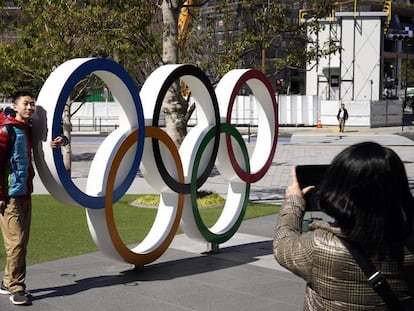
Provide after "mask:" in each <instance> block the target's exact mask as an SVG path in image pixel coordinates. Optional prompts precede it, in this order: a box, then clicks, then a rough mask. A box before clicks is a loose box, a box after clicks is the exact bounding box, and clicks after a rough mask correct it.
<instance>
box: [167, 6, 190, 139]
mask: <svg viewBox="0 0 414 311" xmlns="http://www.w3.org/2000/svg"><path fill="white" fill-rule="evenodd" d="M161 10H162V17H163V27H164V28H163V53H162V56H163V63H164V64H177V63H178V59H179V55H178V16H179V13H180V10H181V4H180V1H179V0H163V2H162V5H161ZM187 108H188V104H187V102H186V101H185V100H184V98H183V97H182V95H181V86H180V82H179V81H176V83H174V85H172V87H171V88H170V89H169V91H168V92H167V94H166V96H165V98H164V103H163V106H162V111H163V112H164V114H165V123H166V130H167V133H168V134H169V135H170V137H171V138H172V139H173V141H174V143H175V144H176V145H177V147H179V146H180V145H181V143H182V141H183V139H184V137H185V135H186V134H187V120H186V118H185V117H186V113H187Z"/></svg>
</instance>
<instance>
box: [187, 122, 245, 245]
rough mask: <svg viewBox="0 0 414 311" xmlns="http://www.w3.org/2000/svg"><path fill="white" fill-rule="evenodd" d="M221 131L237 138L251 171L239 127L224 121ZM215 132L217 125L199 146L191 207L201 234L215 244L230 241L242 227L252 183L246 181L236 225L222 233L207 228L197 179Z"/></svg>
mask: <svg viewBox="0 0 414 311" xmlns="http://www.w3.org/2000/svg"><path fill="white" fill-rule="evenodd" d="M220 133H227V134H230V135H231V136H233V137H234V138H235V139H236V141H237V142H238V143H239V145H240V147H241V149H242V152H243V157H244V162H245V165H246V168H245V170H246V172H247V173H250V162H249V153H248V151H247V147H246V143H245V142H244V140H243V137H242V136H241V134H240V133H239V131H237V129H236V128H235V127H234V126H232V125H230V124H227V123H222V124H221V126H220ZM215 134H216V128H215V127H213V128H211V129H210V130H209V131H208V133H207V135H206V136H205V137H204V138H203V140H202V141H201V144H200V147H199V148H198V151H197V153H196V156H195V159H194V166H193V170H192V173H191V208H192V210H193V216H194V220H195V223H196V225H197V228H198V230H199V231H200V233H201V235H202V236H203V237H204V238H205V239H206V241H207V242H211V243H213V244H220V243H224V242H226V241H228V240H229V239H230V238H231V237H232V236H233V235H234V234H235V233H236V232H237V230H238V229H239V227H240V224H241V222H242V220H243V218H244V215H245V213H246V208H247V204H248V202H249V194H250V183H246V190H245V195H244V202H243V206H242V209H241V211H240V214H239V216H238V217H237V220H236V222H235V223H234V225H233V226H232V227H231V228H230V229H229V230H228V231H227V232H225V233H222V234H216V233H213V232H211V231H210V230H209V228H207V226H206V225H205V224H204V222H203V220H202V219H201V216H200V212H199V210H198V205H197V182H196V180H197V172H198V167H199V164H200V160H201V156H202V154H203V151H204V150H205V149H206V147H207V146H208V143H209V142H210V140H212V139H213V138H214V137H215ZM228 200H229V198H227V200H226V202H227V201H228Z"/></svg>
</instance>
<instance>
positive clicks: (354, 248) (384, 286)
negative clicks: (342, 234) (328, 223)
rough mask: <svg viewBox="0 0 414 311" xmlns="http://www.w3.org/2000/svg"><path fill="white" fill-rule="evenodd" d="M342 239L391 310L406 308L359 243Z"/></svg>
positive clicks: (398, 310) (369, 281)
mask: <svg viewBox="0 0 414 311" xmlns="http://www.w3.org/2000/svg"><path fill="white" fill-rule="evenodd" d="M340 239H341V241H342V243H343V244H344V246H345V247H346V248H347V249H348V251H349V253H350V254H351V255H352V257H353V258H354V259H355V261H356V262H357V264H358V265H359V266H360V268H361V270H362V271H363V272H364V274H365V276H366V277H367V279H368V283H369V285H371V286H372V288H373V289H374V291H375V292H376V293H377V294H378V295H380V296H381V298H382V299H383V300H384V302H385V303H386V304H387V305H388V306H389V308H390V310H395V311H401V310H404V307H403V305H402V303H401V301H400V300H399V299H398V298H397V296H396V295H395V293H394V292H393V291H392V290H391V287H390V285H389V283H388V281H387V279H386V278H385V277H384V276H383V275H382V274H381V272H379V271H378V270H377V268H376V267H375V265H374V264H373V263H372V261H371V260H370V259H369V257H368V256H367V255H366V254H365V252H363V250H362V249H361V248H360V247H359V246H358V245H355V244H354V243H352V245H351V243H350V242H349V241H346V240H345V239H342V238H340Z"/></svg>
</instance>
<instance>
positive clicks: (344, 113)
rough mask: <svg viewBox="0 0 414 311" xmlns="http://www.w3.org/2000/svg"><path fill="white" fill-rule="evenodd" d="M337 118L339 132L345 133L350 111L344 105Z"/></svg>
mask: <svg viewBox="0 0 414 311" xmlns="http://www.w3.org/2000/svg"><path fill="white" fill-rule="evenodd" d="M336 118H337V119H338V122H339V132H340V133H343V132H344V129H345V121H346V120H348V110H346V108H345V104H344V103H342V104H341V108H339V111H338V114H337V115H336Z"/></svg>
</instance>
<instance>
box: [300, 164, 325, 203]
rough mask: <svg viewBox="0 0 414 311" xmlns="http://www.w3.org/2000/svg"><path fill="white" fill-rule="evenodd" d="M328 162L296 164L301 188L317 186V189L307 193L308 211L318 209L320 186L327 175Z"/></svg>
mask: <svg viewBox="0 0 414 311" xmlns="http://www.w3.org/2000/svg"><path fill="white" fill-rule="evenodd" d="M328 167H329V165H328V164H322V165H298V166H296V178H297V180H298V182H299V186H300V188H301V189H303V188H305V187H308V186H315V188H316V189H314V190H313V191H310V192H308V193H307V194H306V195H305V200H306V211H318V210H320V207H319V199H318V187H319V185H320V183H321V181H322V179H323V178H324V176H325V173H326V171H327V169H328Z"/></svg>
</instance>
